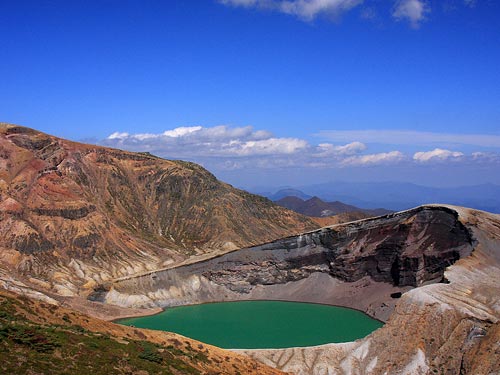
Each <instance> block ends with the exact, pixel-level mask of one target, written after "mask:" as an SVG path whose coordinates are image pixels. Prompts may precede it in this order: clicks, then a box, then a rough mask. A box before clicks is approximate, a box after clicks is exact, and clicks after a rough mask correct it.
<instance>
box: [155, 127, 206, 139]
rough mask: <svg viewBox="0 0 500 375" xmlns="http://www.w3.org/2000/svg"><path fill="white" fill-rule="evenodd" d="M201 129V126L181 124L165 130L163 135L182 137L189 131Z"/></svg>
mask: <svg viewBox="0 0 500 375" xmlns="http://www.w3.org/2000/svg"><path fill="white" fill-rule="evenodd" d="M201 129H203V128H202V127H201V126H181V127H179V128H175V129H173V130H167V131H164V132H163V135H165V136H167V137H173V138H177V137H182V136H184V135H186V134H189V133H194V132H197V131H200V130H201Z"/></svg>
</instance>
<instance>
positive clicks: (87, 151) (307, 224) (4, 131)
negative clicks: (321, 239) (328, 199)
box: [0, 124, 317, 296]
mask: <svg viewBox="0 0 500 375" xmlns="http://www.w3.org/2000/svg"><path fill="white" fill-rule="evenodd" d="M0 222H1V225H0V285H3V286H4V287H8V288H11V289H16V288H17V289H23V288H25V287H27V288H28V289H38V290H40V291H42V292H50V293H54V294H55V295H56V296H57V295H59V296H61V295H63V296H75V295H79V294H82V295H86V293H87V292H88V290H92V288H93V286H94V285H95V284H96V283H101V282H103V281H106V280H109V279H113V278H116V277H119V276H126V275H131V274H134V273H138V272H143V271H147V270H151V269H158V268H161V267H165V266H167V265H171V264H177V263H180V262H182V261H184V260H186V259H189V258H190V257H193V256H202V255H204V254H209V255H210V254H216V253H221V252H227V251H228V250H231V249H236V248H239V247H244V246H249V245H252V244H258V243H261V242H262V241H268V240H272V239H276V238H280V237H283V236H287V235H290V234H294V233H300V232H302V231H304V230H307V229H312V228H315V227H317V225H316V224H315V223H313V222H312V221H310V220H309V219H307V218H305V217H303V216H301V215H299V214H296V213H294V212H291V211H289V210H286V209H283V208H281V207H279V206H276V205H274V204H273V203H272V202H271V201H269V200H267V199H265V198H262V197H259V196H256V195H252V194H249V193H247V192H244V191H241V190H238V189H235V188H233V187H231V186H230V185H227V184H224V183H222V182H220V181H218V180H217V179H216V178H215V177H214V176H213V175H212V174H210V173H209V172H208V171H206V170H205V169H203V168H202V167H200V166H198V165H196V164H193V163H188V162H183V161H170V160H164V159H160V158H157V157H154V156H152V155H149V154H145V153H132V152H126V151H121V150H116V149H109V148H104V147H98V146H93V145H85V144H80V143H75V142H71V141H67V140H63V139H60V138H56V137H53V136H50V135H47V134H43V133H40V132H38V131H35V130H32V129H28V128H25V127H21V126H15V125H9V124H0Z"/></svg>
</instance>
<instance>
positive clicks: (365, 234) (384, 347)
mask: <svg viewBox="0 0 500 375" xmlns="http://www.w3.org/2000/svg"><path fill="white" fill-rule="evenodd" d="M499 275H500V218H499V217H498V215H492V214H488V213H485V212H479V211H474V210H469V209H463V208H458V207H443V206H423V207H418V208H416V209H413V210H408V211H404V212H400V213H396V214H391V215H388V216H385V217H380V218H375V219H368V220H363V221H359V222H353V223H348V224H344V225H338V226H333V227H330V228H323V229H321V230H318V231H314V232H309V233H305V234H303V235H300V236H294V237H288V238H284V239H281V240H277V241H274V242H270V243H267V244H264V245H260V246H256V247H251V248H247V249H242V250H238V251H235V252H231V253H229V254H225V255H222V256H219V257H217V258H213V259H210V260H206V261H202V262H197V263H194V264H190V265H185V266H181V267H175V268H171V269H165V270H160V271H155V272H150V273H147V274H144V275H141V276H138V277H126V278H121V279H119V280H115V281H114V282H113V283H109V284H105V285H101V286H100V287H99V288H97V289H96V290H95V292H94V293H93V295H91V298H93V299H94V300H98V301H102V302H106V303H111V304H117V305H121V306H131V307H145V306H173V305H179V304H189V303H199V302H205V301H221V300H240V299H256V298H260V299H286V300H297V301H310V302H321V303H328V304H336V305H343V306H347V307H354V308H357V309H361V310H363V311H365V312H367V313H368V314H370V315H372V316H374V317H377V318H379V319H381V320H384V321H386V322H387V323H386V325H385V326H384V327H383V328H381V329H379V330H377V331H375V332H374V333H373V334H371V335H370V336H368V337H367V338H365V339H362V340H358V341H356V342H353V343H346V344H328V345H322V346H317V347H309V348H291V349H282V350H244V351H242V352H243V353H245V354H247V355H250V356H252V357H253V358H255V359H258V360H259V361H261V362H263V363H265V364H268V365H270V366H273V367H276V368H279V369H281V370H284V371H289V372H293V373H295V374H434V373H438V374H497V373H499V371H500V336H499V333H500V331H499V324H500V323H499V321H500V299H499V296H500V276H499ZM401 294H402V296H401ZM400 296H401V298H399V297H400Z"/></svg>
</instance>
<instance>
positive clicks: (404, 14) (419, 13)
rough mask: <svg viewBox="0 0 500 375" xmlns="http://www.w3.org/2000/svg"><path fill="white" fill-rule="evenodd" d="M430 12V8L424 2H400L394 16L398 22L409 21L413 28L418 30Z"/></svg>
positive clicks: (421, 0)
mask: <svg viewBox="0 0 500 375" xmlns="http://www.w3.org/2000/svg"><path fill="white" fill-rule="evenodd" d="M429 12H430V8H429V6H428V5H427V4H426V2H425V1H423V0H398V1H397V2H396V5H395V6H394V11H393V12H392V16H393V17H394V18H395V19H397V20H408V21H409V22H410V25H411V26H412V27H414V28H418V27H419V26H420V22H422V21H423V20H424V19H425V16H426V14H427V13H429Z"/></svg>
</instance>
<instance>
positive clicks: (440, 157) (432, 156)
mask: <svg viewBox="0 0 500 375" xmlns="http://www.w3.org/2000/svg"><path fill="white" fill-rule="evenodd" d="M463 156H464V154H463V153H462V152H458V151H450V150H443V149H441V148H436V149H434V150H432V151H426V152H423V151H422V152H416V153H415V154H414V155H413V160H415V161H417V162H421V163H428V162H433V161H445V160H455V161H456V160H460V159H462V158H463Z"/></svg>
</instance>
